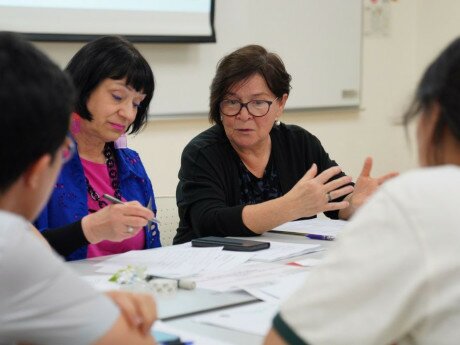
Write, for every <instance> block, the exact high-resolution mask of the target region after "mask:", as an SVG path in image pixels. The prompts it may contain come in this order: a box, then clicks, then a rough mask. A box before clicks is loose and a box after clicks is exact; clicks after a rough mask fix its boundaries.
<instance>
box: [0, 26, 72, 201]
mask: <svg viewBox="0 0 460 345" xmlns="http://www.w3.org/2000/svg"><path fill="white" fill-rule="evenodd" d="M73 97H74V89H73V85H72V82H71V81H70V78H68V77H67V76H66V75H65V73H63V72H62V71H61V70H60V69H59V67H58V66H57V65H56V64H54V63H53V62H51V60H50V59H49V58H47V57H46V56H45V55H44V54H43V53H41V52H40V51H39V50H38V49H36V48H35V47H34V46H33V45H32V44H30V43H29V42H26V41H25V40H23V39H22V38H21V37H20V36H18V35H16V34H13V33H8V32H0V128H1V129H2V137H3V140H2V141H3V145H2V146H1V148H0V161H1V162H2V173H1V174H0V193H3V192H4V191H6V190H7V189H8V188H9V187H10V186H11V185H12V184H13V183H14V182H15V181H16V179H17V178H18V177H19V176H21V175H22V173H23V172H24V171H25V170H26V169H27V168H28V167H29V166H30V165H31V164H32V163H33V162H35V161H36V160H37V159H39V158H40V157H41V156H43V155H44V154H47V153H49V154H54V153H55V152H56V151H57V149H58V148H59V147H60V145H61V144H62V143H63V141H64V138H65V136H66V133H67V131H68V126H69V117H70V112H71V109H72V107H73V100H74V98H73Z"/></svg>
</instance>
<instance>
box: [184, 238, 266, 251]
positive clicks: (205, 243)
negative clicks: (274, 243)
mask: <svg viewBox="0 0 460 345" xmlns="http://www.w3.org/2000/svg"><path fill="white" fill-rule="evenodd" d="M192 247H224V250H234V251H238V252H254V251H256V250H262V249H267V248H269V247H270V242H260V241H252V240H240V239H236V238H227V237H217V236H208V237H201V238H195V239H194V240H192Z"/></svg>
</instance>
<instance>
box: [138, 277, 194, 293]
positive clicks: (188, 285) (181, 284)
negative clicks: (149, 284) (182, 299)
mask: <svg viewBox="0 0 460 345" xmlns="http://www.w3.org/2000/svg"><path fill="white" fill-rule="evenodd" d="M152 279H170V280H175V281H176V282H177V287H178V288H179V289H184V290H193V289H195V288H196V282H195V281H193V280H190V279H174V278H165V277H158V276H153V275H151V274H148V275H147V277H145V280H147V281H150V280H152Z"/></svg>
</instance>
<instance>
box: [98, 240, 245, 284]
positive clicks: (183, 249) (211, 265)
mask: <svg viewBox="0 0 460 345" xmlns="http://www.w3.org/2000/svg"><path fill="white" fill-rule="evenodd" d="M244 254H246V255H233V254H231V253H229V252H226V251H222V247H212V248H192V247H190V246H187V245H184V246H168V247H162V248H155V249H149V250H135V251H134V250H133V251H130V252H126V253H123V254H120V255H117V256H116V257H113V258H110V259H107V260H105V261H103V262H101V263H98V264H97V266H98V267H100V268H99V269H98V270H97V272H100V273H112V274H113V273H114V272H116V271H117V270H119V269H121V268H124V267H126V266H127V265H135V266H141V267H145V268H146V272H147V273H148V274H152V275H156V276H161V277H168V278H181V277H187V276H190V275H194V274H197V273H200V272H202V271H220V270H227V269H231V268H233V267H238V266H240V265H241V264H243V263H244V262H246V261H247V260H248V259H249V258H250V257H251V256H252V255H253V253H244Z"/></svg>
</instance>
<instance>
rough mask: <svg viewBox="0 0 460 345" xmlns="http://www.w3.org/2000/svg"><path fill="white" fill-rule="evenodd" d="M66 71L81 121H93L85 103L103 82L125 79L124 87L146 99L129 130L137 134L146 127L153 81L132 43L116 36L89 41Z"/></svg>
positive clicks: (149, 69)
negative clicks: (71, 80)
mask: <svg viewBox="0 0 460 345" xmlns="http://www.w3.org/2000/svg"><path fill="white" fill-rule="evenodd" d="M66 71H67V72H68V73H69V74H70V76H71V77H72V79H73V82H74V84H75V87H76V89H77V102H76V105H75V111H76V112H77V113H78V114H79V115H80V116H81V117H82V118H84V119H86V120H89V121H91V120H92V116H91V114H90V112H89V111H88V108H87V107H86V103H87V101H88V98H89V96H90V95H91V93H92V92H93V90H94V89H95V88H96V87H97V86H98V85H99V84H100V83H101V82H102V81H104V80H105V79H107V78H110V79H115V80H120V79H124V78H126V83H127V85H129V86H131V87H133V88H134V89H135V90H136V91H137V92H143V93H144V94H145V95H146V96H145V98H144V100H143V101H142V102H141V104H140V106H139V108H138V110H137V114H136V118H135V119H134V122H133V123H132V124H131V126H130V127H129V128H128V130H130V133H137V132H139V130H140V129H141V128H142V127H143V126H144V125H145V124H146V122H147V118H148V107H149V104H150V101H151V100H152V97H153V91H154V90H155V81H154V77H153V72H152V69H151V68H150V66H149V64H148V62H147V61H146V60H145V58H144V57H143V56H142V55H141V53H140V52H139V51H138V50H137V49H136V48H135V47H134V45H133V44H132V43H131V42H129V41H127V40H126V39H124V38H122V37H119V36H103V37H100V38H98V39H96V40H94V41H91V42H89V43H88V44H86V45H85V46H83V47H82V48H81V49H80V50H79V51H78V52H77V53H76V54H75V55H74V57H73V58H72V59H71V60H70V62H69V63H68V65H67V67H66Z"/></svg>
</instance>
